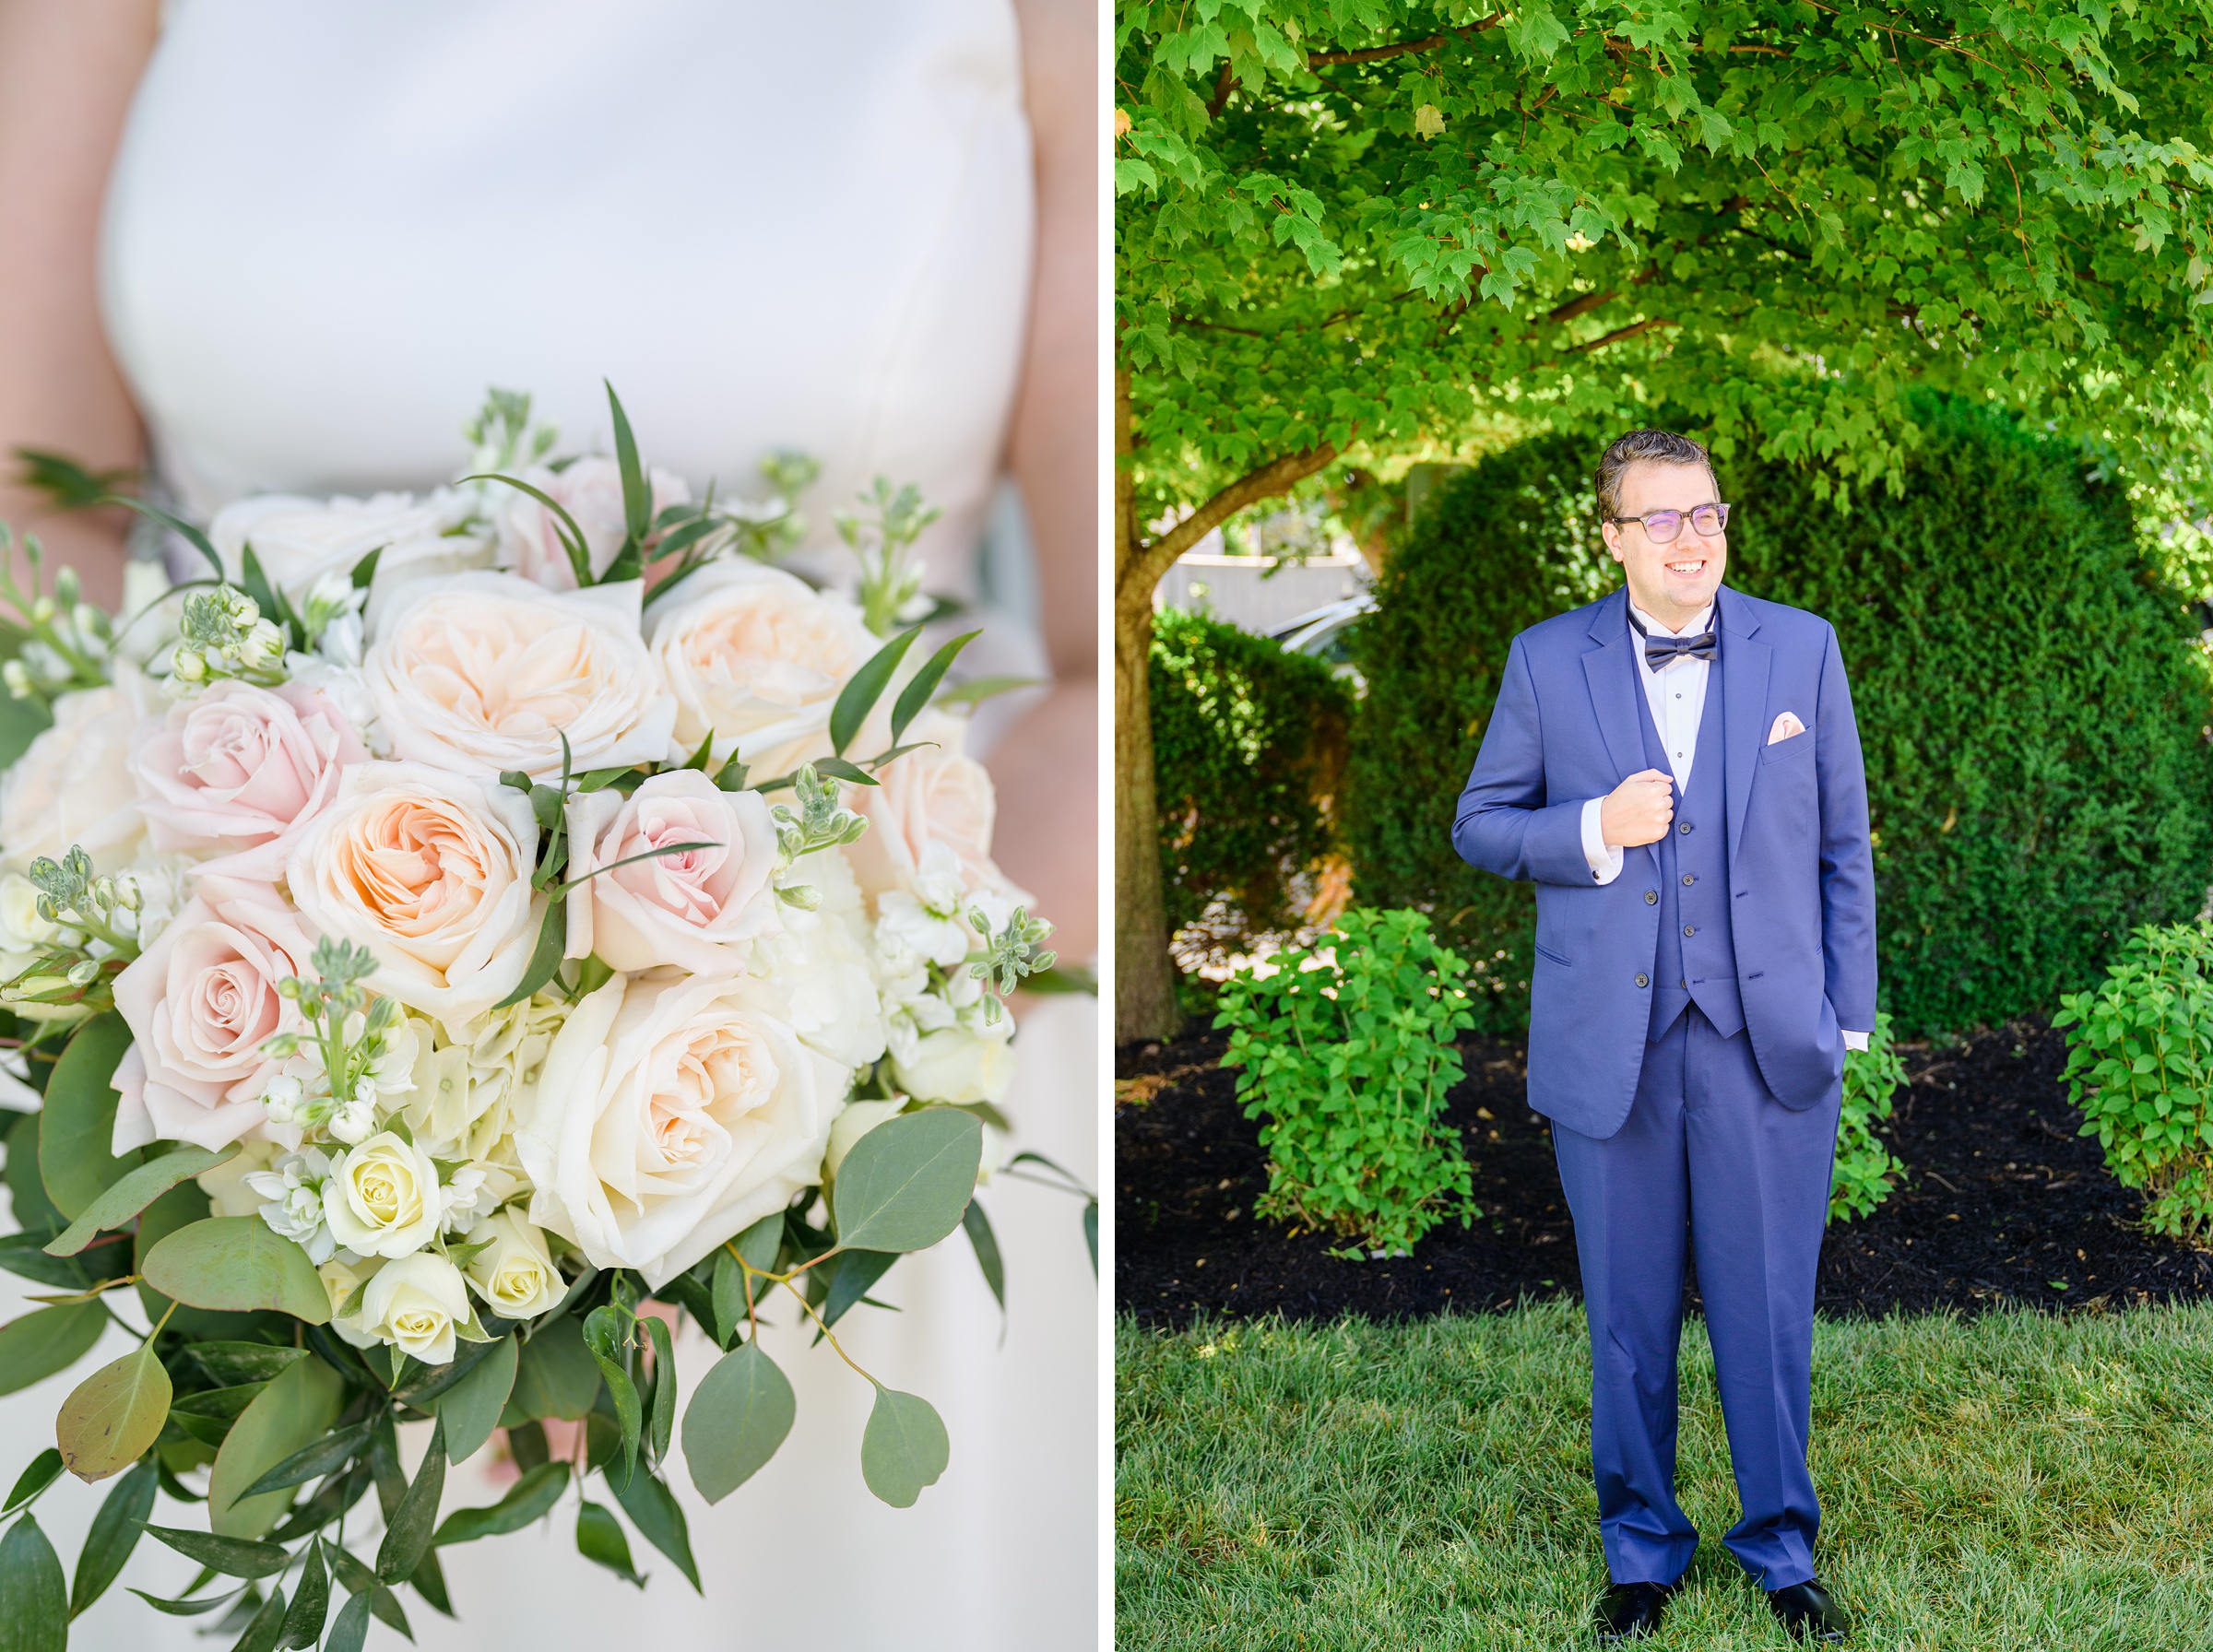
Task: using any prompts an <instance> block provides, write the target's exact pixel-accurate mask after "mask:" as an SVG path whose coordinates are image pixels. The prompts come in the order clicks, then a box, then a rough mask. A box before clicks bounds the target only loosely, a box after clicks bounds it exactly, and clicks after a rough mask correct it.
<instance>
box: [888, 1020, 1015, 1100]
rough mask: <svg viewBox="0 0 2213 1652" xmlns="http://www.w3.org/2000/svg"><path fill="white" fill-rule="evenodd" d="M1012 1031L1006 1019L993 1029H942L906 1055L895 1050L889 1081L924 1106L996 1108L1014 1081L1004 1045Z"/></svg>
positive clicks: (1010, 1049) (1008, 1047)
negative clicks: (984, 1104) (976, 1104)
mask: <svg viewBox="0 0 2213 1652" xmlns="http://www.w3.org/2000/svg"><path fill="white" fill-rule="evenodd" d="M1013 1032H1014V1029H1013V1023H1012V1021H1011V1020H1010V1019H1009V1018H1007V1017H1005V1016H1001V1017H1000V1019H999V1021H998V1023H997V1024H996V1025H995V1026H991V1027H984V1028H974V1027H969V1026H965V1025H958V1024H956V1025H954V1026H951V1027H940V1028H939V1029H938V1030H937V1031H935V1032H925V1033H923V1034H922V1035H921V1036H920V1037H919V1038H917V1039H916V1040H915V1041H914V1042H913V1043H912V1044H910V1045H908V1046H907V1047H906V1048H905V1049H904V1050H901V1049H897V1048H894V1050H893V1054H892V1076H893V1079H894V1080H896V1081H897V1083H898V1085H899V1088H900V1089H902V1090H904V1091H906V1092H907V1094H909V1095H912V1096H918V1097H920V1098H921V1099H922V1100H924V1101H926V1102H953V1103H960V1104H966V1103H973V1102H990V1103H994V1104H996V1103H1000V1102H1002V1101H1004V1100H1006V1096H1007V1086H1008V1085H1010V1084H1012V1082H1013V1081H1014V1050H1013V1046H1012V1044H1010V1043H1009V1042H1008V1041H1009V1040H1010V1039H1011V1038H1012V1036H1013Z"/></svg>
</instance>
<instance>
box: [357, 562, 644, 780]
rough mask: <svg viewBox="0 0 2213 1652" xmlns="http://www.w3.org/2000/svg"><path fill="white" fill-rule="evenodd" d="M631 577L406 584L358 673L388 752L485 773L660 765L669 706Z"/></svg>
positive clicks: (471, 578)
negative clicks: (588, 581) (642, 631)
mask: <svg viewBox="0 0 2213 1652" xmlns="http://www.w3.org/2000/svg"><path fill="white" fill-rule="evenodd" d="M640 600H641V588H640V586H639V584H637V582H636V581H634V580H633V581H631V582H629V583H627V584H620V585H594V586H593V587H592V588H591V589H589V590H586V591H569V592H559V593H557V592H552V591H547V590H545V589H543V588H542V587H540V586H538V585H535V584H531V583H530V582H529V581H528V580H527V579H521V578H518V577H516V576H515V575H514V574H512V573H467V574H461V575H459V576H457V577H456V578H453V579H446V580H440V581H438V582H436V583H435V584H428V585H424V586H420V587H410V588H409V589H408V590H407V591H405V592H403V593H402V594H401V595H400V596H399V598H398V599H397V600H396V601H395V602H394V603H393V604H392V605H391V606H390V607H389V608H387V609H385V611H383V612H382V613H378V614H375V615H374V616H373V626H372V629H373V635H372V637H371V639H370V643H369V650H368V654H367V655H366V656H365V657H364V659H363V660H362V662H361V678H362V681H363V683H364V684H365V686H366V687H367V690H368V693H369V699H370V702H371V703H372V704H373V705H374V706H375V707H376V717H377V725H378V732H379V734H380V735H381V736H382V737H383V738H384V739H385V741H387V742H388V743H389V744H390V747H391V749H392V752H393V754H394V755H395V756H396V757H399V758H403V759H411V760H413V761H419V762H426V763H435V764H438V765H440V766H442V767H444V768H449V769H456V770H460V771H463V772H466V773H481V774H484V775H486V776H488V777H490V776H492V775H497V774H500V773H505V772H506V771H508V770H517V769H519V770H521V771H522V772H524V773H527V774H530V775H532V776H533V777H535V778H537V779H540V780H544V779H550V778H553V777H555V776H557V775H559V774H560V773H561V765H562V737H563V736H566V737H567V741H568V751H569V756H570V760H571V764H572V769H573V772H574V773H579V774H582V773H588V772H589V771H591V770H594V769H609V768H627V767H629V766H630V765H632V764H633V763H638V762H643V761H647V760H649V759H651V760H658V759H660V758H662V757H665V756H666V755H667V754H668V750H669V733H670V730H671V729H672V728H673V727H674V726H675V724H676V721H677V702H676V701H675V700H674V699H672V698H671V697H670V695H669V690H668V689H667V688H666V687H665V686H664V685H663V683H662V680H661V671H660V667H659V666H658V665H657V663H656V661H655V659H654V657H653V655H651V654H649V653H648V652H647V650H646V648H645V643H643V642H641V641H640V639H639V630H638V622H639V612H638V604H639V602H640Z"/></svg>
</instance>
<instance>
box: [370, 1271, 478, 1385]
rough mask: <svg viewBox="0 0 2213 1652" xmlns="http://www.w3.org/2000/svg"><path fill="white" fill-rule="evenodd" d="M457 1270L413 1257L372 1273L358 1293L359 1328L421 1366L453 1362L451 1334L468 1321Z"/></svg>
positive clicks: (466, 1298)
mask: <svg viewBox="0 0 2213 1652" xmlns="http://www.w3.org/2000/svg"><path fill="white" fill-rule="evenodd" d="M468 1320H469V1311H468V1292H467V1288H466V1287H465V1286H464V1285H463V1284H462V1282H461V1270H460V1269H459V1268H456V1267H455V1266H454V1265H453V1264H452V1263H451V1262H449V1261H447V1260H446V1259H445V1258H444V1257H442V1256H440V1255H439V1254H438V1253H437V1252H436V1251H430V1250H425V1251H417V1252H416V1253H415V1254H414V1255H413V1256H411V1257H400V1258H399V1260H397V1261H396V1262H387V1263H385V1265H384V1266H383V1267H382V1268H378V1269H377V1270H376V1273H375V1276H374V1277H373V1278H372V1279H371V1280H370V1281H369V1288H368V1290H366V1291H364V1292H362V1293H361V1327H362V1328H363V1329H364V1330H367V1331H370V1332H372V1333H373V1334H374V1335H375V1336H376V1337H377V1338H379V1339H382V1340H384V1341H386V1342H390V1343H393V1344H395V1345H396V1346H397V1348H398V1349H399V1351H401V1352H402V1353H405V1354H408V1355H410V1356H412V1357H413V1358H415V1359H418V1360H420V1361H421V1362H422V1363H424V1364H426V1365H443V1364H445V1363H447V1362H448V1361H450V1360H451V1359H452V1358H453V1357H454V1333H455V1330H456V1327H459V1326H461V1325H465V1324H467V1322H468Z"/></svg>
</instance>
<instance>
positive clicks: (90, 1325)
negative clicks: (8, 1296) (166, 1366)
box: [0, 1302, 108, 1394]
mask: <svg viewBox="0 0 2213 1652" xmlns="http://www.w3.org/2000/svg"><path fill="white" fill-rule="evenodd" d="M107 1325H108V1314H107V1310H106V1309H105V1308H103V1307H101V1305H100V1304H98V1303H96V1302H78V1303H70V1304H66V1305H65V1306H55V1307H47V1308H38V1309H34V1310H33V1311H32V1312H30V1313H29V1314H26V1315H24V1316H22V1317H21V1318H19V1319H11V1320H9V1321H8V1322H7V1323H6V1325H0V1394H13V1393H15V1392H16V1391H17V1390H18V1389H19V1388H28V1387H30V1385H31V1384H33V1383H35V1382H41V1381H43V1380H44V1379H45V1378H47V1377H50V1376H52V1375H53V1374H54V1373H55V1372H57V1371H66V1370H68V1369H69V1367H70V1366H72V1365H74V1364H76V1363H77V1361H79V1360H81V1359H83V1358H84V1357H85V1355H87V1354H89V1353H90V1352H91V1351H92V1345H93V1344H94V1343H95V1342H97V1341H99V1340H100V1333H101V1331H103V1330H105V1329H106V1328H107Z"/></svg>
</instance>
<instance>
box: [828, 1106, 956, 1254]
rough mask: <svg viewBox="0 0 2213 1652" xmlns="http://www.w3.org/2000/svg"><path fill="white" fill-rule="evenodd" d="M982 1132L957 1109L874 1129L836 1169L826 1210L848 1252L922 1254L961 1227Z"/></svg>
mask: <svg viewBox="0 0 2213 1652" xmlns="http://www.w3.org/2000/svg"><path fill="white" fill-rule="evenodd" d="M983 1150H984V1127H983V1125H982V1124H981V1123H980V1122H979V1121H978V1120H977V1119H976V1117H975V1115H972V1114H968V1113H964V1112H962V1111H961V1110H960V1109H959V1108H957V1107H925V1108H922V1109H921V1110H920V1111H919V1112H916V1113H902V1114H900V1115H898V1116H897V1117H895V1118H888V1119H886V1120H884V1122H883V1123H882V1124H880V1125H878V1126H877V1127H875V1128H874V1129H872V1130H870V1132H869V1133H868V1134H867V1135H865V1136H863V1137H862V1138H861V1139H859V1140H858V1141H857V1142H855V1143H854V1144H853V1149H852V1150H851V1151H850V1152H848V1153H847V1154H846V1159H845V1162H844V1163H843V1164H841V1165H839V1166H838V1172H837V1182H836V1186H835V1189H834V1193H833V1196H832V1200H831V1202H832V1208H833V1209H834V1210H835V1211H836V1213H837V1236H838V1243H839V1244H840V1245H843V1246H845V1247H846V1248H847V1249H852V1250H874V1251H911V1250H926V1249H928V1248H929V1246H930V1245H935V1244H936V1243H937V1242H938V1241H939V1240H941V1239H942V1238H944V1237H945V1235H946V1234H948V1233H952V1232H953V1229H955V1228H957V1227H959V1226H960V1225H961V1212H962V1211H963V1210H964V1209H967V1207H968V1200H969V1198H970V1197H971V1196H972V1195H973V1194H974V1193H975V1191H976V1167H977V1166H978V1165H979V1164H980V1163H981V1162H983Z"/></svg>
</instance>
